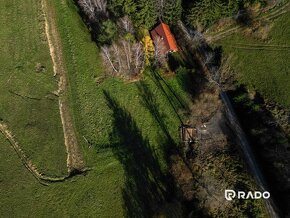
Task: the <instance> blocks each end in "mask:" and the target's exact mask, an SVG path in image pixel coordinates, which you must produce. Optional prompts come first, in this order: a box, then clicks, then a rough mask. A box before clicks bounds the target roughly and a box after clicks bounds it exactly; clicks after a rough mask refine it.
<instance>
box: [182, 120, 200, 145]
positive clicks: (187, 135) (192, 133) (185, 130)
mask: <svg viewBox="0 0 290 218" xmlns="http://www.w3.org/2000/svg"><path fill="white" fill-rule="evenodd" d="M196 134H197V132H196V129H195V128H193V127H192V126H190V125H182V126H180V127H179V136H180V141H181V142H182V143H184V144H185V145H190V144H192V143H194V142H195V138H196Z"/></svg>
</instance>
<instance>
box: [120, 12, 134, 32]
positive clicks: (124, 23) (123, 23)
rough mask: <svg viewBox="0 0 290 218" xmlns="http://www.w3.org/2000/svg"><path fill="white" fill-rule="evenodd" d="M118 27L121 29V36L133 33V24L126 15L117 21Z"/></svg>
mask: <svg viewBox="0 0 290 218" xmlns="http://www.w3.org/2000/svg"><path fill="white" fill-rule="evenodd" d="M118 26H119V28H120V29H121V32H122V33H123V34H125V33H132V34H133V33H134V27H133V23H132V21H131V19H130V18H129V16H128V15H126V16H124V17H122V18H120V19H119V20H118Z"/></svg>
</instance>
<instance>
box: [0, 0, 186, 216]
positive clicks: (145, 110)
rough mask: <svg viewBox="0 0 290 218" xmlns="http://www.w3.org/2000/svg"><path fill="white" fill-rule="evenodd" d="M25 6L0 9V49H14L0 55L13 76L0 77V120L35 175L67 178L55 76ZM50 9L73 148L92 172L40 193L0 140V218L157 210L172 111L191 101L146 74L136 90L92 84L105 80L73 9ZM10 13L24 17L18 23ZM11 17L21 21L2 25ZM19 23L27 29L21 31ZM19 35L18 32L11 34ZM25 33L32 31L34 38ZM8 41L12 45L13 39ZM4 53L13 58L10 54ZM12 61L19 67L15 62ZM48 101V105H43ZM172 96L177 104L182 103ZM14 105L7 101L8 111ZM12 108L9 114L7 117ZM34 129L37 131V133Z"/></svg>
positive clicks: (54, 4)
mask: <svg viewBox="0 0 290 218" xmlns="http://www.w3.org/2000/svg"><path fill="white" fill-rule="evenodd" d="M30 3H31V4H29V7H28V4H26V3H23V4H22V3H18V4H17V3H16V1H12V2H11V3H10V1H7V0H1V1H0V5H1V6H2V5H5V7H1V9H0V10H1V23H4V22H6V23H8V24H9V25H10V26H7V27H6V28H7V31H1V34H3V32H4V33H5V32H7V35H6V33H5V34H4V35H3V36H2V35H1V39H2V37H3V39H5V40H6V41H5V42H6V43H3V40H1V42H0V43H1V45H2V46H4V47H5V46H6V44H9V43H7V41H8V40H11V43H12V44H9V46H10V48H6V47H5V49H6V50H5V52H4V53H1V58H2V56H3V58H4V60H5V61H3V62H2V61H1V67H2V69H5V71H6V72H10V74H9V75H8V73H6V72H5V71H3V72H1V81H0V82H1V91H2V92H1V95H2V96H0V102H1V104H0V105H1V106H0V117H1V119H3V120H4V121H5V122H7V123H8V124H9V125H10V126H11V128H12V129H13V131H15V135H16V136H17V139H18V140H19V141H20V142H21V144H23V145H26V146H27V147H24V149H25V151H27V153H28V154H29V156H30V157H31V158H32V160H33V161H35V162H36V164H38V163H39V164H40V162H41V161H42V162H41V164H40V166H41V169H43V170H45V172H49V173H52V172H54V173H55V174H56V173H62V172H64V171H65V155H64V154H65V152H64V149H65V147H64V145H63V137H62V130H61V125H60V122H59V115H58V108H57V101H56V99H54V98H53V96H51V95H49V94H48V93H49V92H51V91H53V90H55V89H56V85H57V84H56V81H54V80H53V77H52V69H51V61H50V58H49V54H48V48H47V45H46V43H44V42H42V38H41V34H42V30H41V25H40V23H41V22H40V21H39V20H37V19H35V18H38V17H39V14H38V13H39V11H38V10H39V4H38V3H36V1H32V0H31V2H30ZM48 4H49V7H50V9H52V10H55V11H56V19H57V22H58V30H59V32H60V35H61V38H62V43H63V49H64V54H65V59H66V63H65V64H66V67H67V69H68V74H69V84H70V86H69V92H68V97H69V99H70V102H71V109H72V111H73V115H74V122H75V126H76V129H77V134H78V141H79V145H80V146H81V148H82V151H83V154H84V157H85V163H86V165H87V166H88V167H90V168H91V170H90V171H89V172H88V173H87V174H86V175H82V176H76V177H73V178H71V179H69V180H67V181H66V182H63V183H55V184H50V185H49V186H43V185H41V184H39V183H38V182H37V180H36V179H34V178H33V177H32V175H31V174H30V173H29V172H28V171H27V170H26V169H25V168H24V167H23V166H22V164H21V162H20V160H19V159H18V158H17V156H16V154H15V153H14V152H13V150H12V148H11V146H10V145H9V144H8V143H7V142H6V141H4V140H3V139H2V138H0V146H1V150H2V151H3V150H5V151H7V152H5V153H3V152H1V159H0V166H1V167H0V168H1V171H2V172H4V173H2V172H1V175H0V176H1V177H0V180H1V183H0V186H1V191H0V198H1V200H0V204H1V205H0V214H1V215H4V216H6V217H7V216H11V215H13V216H16V217H21V216H24V217H25V216H28V215H29V216H30V217H42V216H45V215H47V214H50V215H51V216H77V217H79V216H82V217H84V216H91V217H122V216H135V217H136V216H141V215H142V214H146V213H149V210H150V209H152V208H154V207H155V206H156V205H157V203H156V202H155V201H156V200H157V201H158V202H163V201H164V199H165V198H166V197H165V195H166V192H167V190H166V179H165V178H166V173H167V160H166V158H165V152H166V150H167V149H168V148H169V147H170V146H171V145H172V144H174V143H176V142H177V137H178V131H177V130H178V126H179V124H180V121H179V118H178V115H177V114H176V113H175V110H174V109H176V110H179V109H180V108H182V105H186V104H187V102H188V101H189V97H188V96H187V95H186V94H185V93H184V91H182V88H181V87H180V85H179V82H178V81H177V79H176V78H174V77H169V78H167V79H165V82H166V84H168V86H170V87H171V88H170V89H169V88H168V86H167V85H166V84H165V82H163V81H162V80H160V79H156V78H155V77H154V76H153V75H154V74H153V73H152V72H150V71H147V72H145V73H144V80H143V81H142V82H141V81H139V82H126V81H122V80H120V79H116V78H106V79H104V80H103V81H102V82H101V83H97V82H96V81H97V80H99V78H101V77H103V76H104V74H103V68H102V64H101V58H100V56H99V51H98V49H97V47H96V45H95V43H93V42H92V41H91V37H90V33H89V32H88V30H87V27H86V26H85V25H84V24H83V21H82V20H81V18H80V16H79V14H78V13H77V9H76V7H75V5H74V3H73V1H65V0H62V1H56V0H54V1H49V3H48ZM15 5H19V6H17V7H20V8H18V10H20V11H21V13H25V14H24V15H21V16H20V15H19V14H18V15H17V16H18V17H17V16H16V14H17V12H15V11H14V10H16V9H15V7H16V6H15ZM31 5H32V6H33V7H31ZM21 7H23V8H21ZM30 10H32V11H30ZM15 13H16V14H15ZM8 14H13V16H15V18H14V19H16V18H17V19H18V20H14V21H13V22H8V20H5V19H8V18H7V16H8ZM26 16H29V18H30V19H29V22H28V21H26V23H25V24H23V22H22V21H23V17H26ZM14 25H16V26H17V27H16V26H14ZM26 25H27V26H26ZM30 25H36V26H37V28H35V26H30ZM19 28H20V29H21V28H23V31H19V32H17V30H18V29H19ZM31 31H35V32H34V34H32V33H31ZM8 32H9V34H8ZM12 36H13V37H14V38H12V39H10V37H12ZM20 36H22V37H20ZM28 36H29V37H28ZM23 38H24V39H23ZM13 39H14V40H13ZM16 39H19V41H18V40H16ZM22 40H26V41H27V43H24V42H23V41H22ZM30 40H31V41H30ZM15 43H18V44H15ZM26 46H27V47H26ZM12 49H16V50H12ZM10 50H11V51H13V54H11V56H9V55H10V52H8V51H10ZM15 55H17V56H18V58H19V60H17V61H15V58H14V56H15ZM6 56H7V57H6ZM37 62H40V63H42V64H43V65H45V66H46V72H45V73H36V72H35V65H36V63H37ZM18 63H19V65H17V64H18ZM15 66H19V67H15ZM11 75H12V76H14V80H12V81H13V84H10V83H8V82H7V81H8V79H9V77H10V76H11ZM24 79H25V80H24ZM24 81H25V82H24ZM14 84H15V85H14ZM10 89H12V91H13V92H15V93H18V94H21V95H27V96H30V97H33V98H41V99H42V100H40V101H41V104H40V102H39V101H36V100H35V101H32V100H31V101H30V100H29V101H28V99H26V98H25V99H23V98H19V99H18V96H14V95H13V94H11V93H10V92H9V90H10ZM46 95H48V96H49V99H50V98H52V100H49V99H48V100H46V98H45V96H46ZM174 96H178V98H179V101H180V102H179V101H178V100H177V98H176V97H174ZM11 99H13V100H14V102H12V103H9V100H11ZM46 101H48V102H49V103H47V102H46ZM170 102H171V103H170ZM15 105H17V107H16V108H17V111H16V112H15V111H13V110H12V109H13V106H15ZM30 120H33V122H32V121H30ZM30 122H32V124H30ZM31 125H32V127H33V128H32V127H30V126H31ZM33 125H41V126H40V127H41V128H40V127H39V128H36V127H35V126H33ZM26 128H32V130H30V131H27V129H26ZM42 131H44V132H42ZM30 134H31V135H30ZM1 137H2V136H1ZM34 142H37V143H34ZM48 142H49V143H48ZM35 144H37V145H39V146H35ZM44 146H45V148H46V149H49V150H46V149H44V148H43V147H44ZM48 146H51V147H48ZM57 149H58V150H57ZM40 151H41V152H43V153H41V152H40ZM53 152H56V153H53ZM48 164H52V165H48ZM53 164H54V165H53ZM51 166H54V167H55V168H51Z"/></svg>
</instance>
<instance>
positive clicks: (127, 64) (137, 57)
mask: <svg viewBox="0 0 290 218" xmlns="http://www.w3.org/2000/svg"><path fill="white" fill-rule="evenodd" d="M101 50H102V56H103V59H104V64H105V66H106V69H107V71H108V73H110V74H112V75H114V76H124V77H129V78H130V77H133V76H136V75H138V74H139V73H140V72H141V71H142V69H143V67H144V62H145V57H144V48H143V46H142V44H141V43H139V42H137V43H131V42H129V41H126V40H121V41H119V42H117V43H114V44H112V46H110V47H108V46H104V47H102V48H101Z"/></svg>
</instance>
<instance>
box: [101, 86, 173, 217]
mask: <svg viewBox="0 0 290 218" xmlns="http://www.w3.org/2000/svg"><path fill="white" fill-rule="evenodd" d="M104 96H105V99H106V101H107V105H108V107H109V108H110V109H111V110H112V112H113V119H112V120H113V130H112V133H111V140H112V143H118V146H117V147H114V148H113V149H112V151H113V154H114V155H115V156H116V158H117V159H118V160H119V161H120V163H121V164H122V165H123V167H124V171H125V176H126V181H125V188H124V189H123V199H124V208H125V212H126V216H127V217H152V216H153V214H154V213H155V212H156V211H157V210H158V209H159V208H160V207H161V206H162V205H163V204H164V202H166V199H168V197H169V192H168V191H167V176H166V175H165V174H164V173H163V172H162V171H161V169H160V165H159V162H158V160H157V157H156V154H155V153H154V151H153V150H152V149H151V147H150V144H149V142H148V139H146V138H145V139H144V138H143V136H142V133H141V131H140V129H139V128H138V127H137V124H136V122H135V121H134V120H133V118H132V116H131V115H130V113H129V112H128V111H127V110H126V109H124V108H123V107H122V106H120V105H119V103H118V102H117V101H116V100H115V99H114V98H113V97H112V96H111V95H110V93H108V92H107V91H104Z"/></svg>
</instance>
